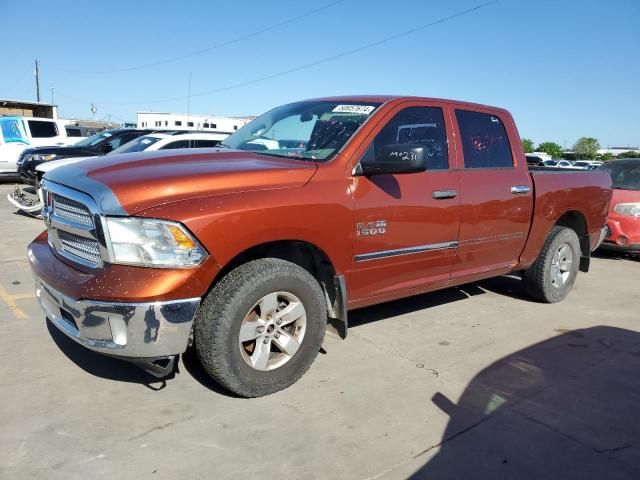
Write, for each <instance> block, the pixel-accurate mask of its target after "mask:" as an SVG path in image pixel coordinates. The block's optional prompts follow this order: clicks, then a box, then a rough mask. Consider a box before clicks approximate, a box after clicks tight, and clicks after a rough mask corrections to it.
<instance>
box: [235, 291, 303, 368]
mask: <svg viewBox="0 0 640 480" xmlns="http://www.w3.org/2000/svg"><path fill="white" fill-rule="evenodd" d="M306 328H307V314H306V311H305V309H304V305H303V304H302V302H301V301H300V299H299V298H298V297H296V296H295V295H294V294H292V293H290V292H272V293H269V294H267V295H265V296H264V297H262V298H261V299H260V300H258V301H257V302H256V303H255V304H254V305H253V307H251V309H250V310H249V312H248V313H247V314H246V315H245V317H244V319H243V320H242V325H241V326H240V335H239V338H238V343H239V346H240V353H241V354H242V358H243V359H244V361H245V363H246V364H247V365H249V366H250V367H251V368H253V369H255V370H260V371H269V370H275V369H276V368H279V367H281V366H283V365H284V364H286V363H287V362H289V361H290V360H291V359H292V358H293V357H294V356H295V354H296V352H297V351H298V350H299V349H300V345H301V344H302V340H303V339H304V335H305V332H306Z"/></svg>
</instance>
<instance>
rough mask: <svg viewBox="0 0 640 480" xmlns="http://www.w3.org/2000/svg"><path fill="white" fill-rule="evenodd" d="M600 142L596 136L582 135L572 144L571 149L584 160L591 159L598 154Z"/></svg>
mask: <svg viewBox="0 0 640 480" xmlns="http://www.w3.org/2000/svg"><path fill="white" fill-rule="evenodd" d="M599 148H600V143H599V142H598V139H597V138H593V137H582V138H580V139H579V140H578V141H577V142H576V143H575V144H574V145H573V151H574V152H575V154H576V157H577V158H584V159H586V160H593V159H594V158H596V155H597V154H598V149H599Z"/></svg>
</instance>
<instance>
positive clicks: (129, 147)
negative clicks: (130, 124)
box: [107, 135, 161, 155]
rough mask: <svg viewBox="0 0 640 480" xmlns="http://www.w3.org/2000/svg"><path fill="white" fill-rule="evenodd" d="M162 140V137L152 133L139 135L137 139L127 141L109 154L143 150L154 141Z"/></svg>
mask: <svg viewBox="0 0 640 480" xmlns="http://www.w3.org/2000/svg"><path fill="white" fill-rule="evenodd" d="M160 140H161V138H160V137H152V136H150V135H145V136H144V137H138V138H136V139H135V140H132V141H130V142H128V143H125V144H124V145H122V146H121V147H118V148H116V149H115V150H111V151H110V152H109V153H108V154H107V155H114V154H117V153H131V152H141V151H143V150H146V149H147V148H149V147H150V146H151V145H153V144H154V143H156V142H159V141H160Z"/></svg>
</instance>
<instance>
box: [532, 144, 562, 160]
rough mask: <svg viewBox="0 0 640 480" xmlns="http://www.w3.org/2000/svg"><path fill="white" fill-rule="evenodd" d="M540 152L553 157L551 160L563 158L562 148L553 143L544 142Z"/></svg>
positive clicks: (539, 149) (539, 148) (539, 147)
mask: <svg viewBox="0 0 640 480" xmlns="http://www.w3.org/2000/svg"><path fill="white" fill-rule="evenodd" d="M537 151H538V152H544V153H546V154H547V155H551V158H555V159H558V158H562V147H561V146H560V145H558V144H557V143H553V142H542V143H541V144H540V145H538V150H537Z"/></svg>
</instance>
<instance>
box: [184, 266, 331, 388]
mask: <svg viewBox="0 0 640 480" xmlns="http://www.w3.org/2000/svg"><path fill="white" fill-rule="evenodd" d="M326 321H327V309H326V303H325V300H324V296H323V293H322V289H321V288H320V285H319V284H318V282H317V281H316V279H315V278H313V276H312V275H311V274H310V273H309V272H307V271H306V270H304V269H303V268H301V267H299V266H297V265H295V264H293V263H290V262H287V261H284V260H279V259H273V258H267V259H261V260H255V261H251V262H248V263H246V264H244V265H241V266H240V267H238V268H236V269H235V270H233V271H232V272H230V273H229V274H228V275H227V276H226V277H224V278H223V279H222V280H221V281H220V283H218V284H217V285H216V286H215V287H214V288H213V290H212V291H211V292H210V293H209V295H207V297H206V298H205V299H204V302H203V304H202V306H201V308H200V311H199V312H198V316H197V318H196V322H195V345H196V350H197V353H198V356H199V358H200V361H201V362H202V365H203V366H204V368H205V370H206V371H207V373H209V375H211V377H212V378H213V379H214V380H216V381H217V382H218V383H220V384H221V385H222V386H224V387H225V388H227V389H229V390H231V391H232V392H234V393H236V394H238V395H241V396H244V397H259V396H263V395H268V394H270V393H274V392H276V391H278V390H282V389H284V388H286V387H288V386H290V385H292V384H293V383H295V382H296V381H297V380H298V379H299V378H300V377H301V376H302V375H303V374H304V373H305V372H306V371H307V369H308V368H309V367H310V366H311V364H312V363H313V361H314V360H315V357H316V355H317V354H318V350H319V349H320V347H321V345H322V341H323V338H324V331H325V328H326Z"/></svg>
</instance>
